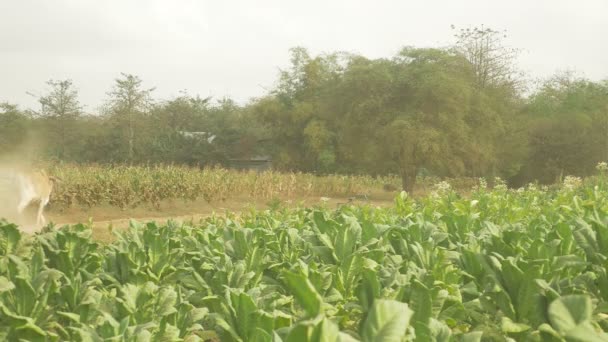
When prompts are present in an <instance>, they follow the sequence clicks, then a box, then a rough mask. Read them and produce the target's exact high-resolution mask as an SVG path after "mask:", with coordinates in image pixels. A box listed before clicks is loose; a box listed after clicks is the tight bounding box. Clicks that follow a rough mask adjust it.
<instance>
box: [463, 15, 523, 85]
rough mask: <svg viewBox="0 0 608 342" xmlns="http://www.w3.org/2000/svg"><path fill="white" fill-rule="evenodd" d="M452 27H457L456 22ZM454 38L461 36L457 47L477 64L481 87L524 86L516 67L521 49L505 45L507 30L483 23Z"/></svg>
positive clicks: (476, 71) (473, 64)
mask: <svg viewBox="0 0 608 342" xmlns="http://www.w3.org/2000/svg"><path fill="white" fill-rule="evenodd" d="M452 29H453V30H455V29H456V27H455V26H454V25H452ZM454 37H455V38H456V39H457V41H456V46H455V50H456V51H458V52H460V53H462V54H463V56H464V57H465V58H466V59H467V60H468V61H469V62H470V63H471V65H472V66H473V70H474V72H475V84H476V85H477V87H478V88H480V89H485V88H486V87H499V86H507V87H510V88H517V87H519V86H521V85H522V81H521V79H520V78H519V77H518V76H521V73H519V72H518V71H517V69H516V67H515V60H516V59H517V55H518V51H517V50H516V49H512V48H508V47H506V46H505V45H504V44H503V39H504V38H506V37H507V36H506V33H505V32H499V31H496V30H493V29H491V28H484V27H483V26H481V28H478V27H473V28H465V29H459V30H458V33H456V34H455V35H454Z"/></svg>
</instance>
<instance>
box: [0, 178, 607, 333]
mask: <svg viewBox="0 0 608 342" xmlns="http://www.w3.org/2000/svg"><path fill="white" fill-rule="evenodd" d="M1 225H2V226H1V227H0V340H7V341H13V340H14V341H17V340H19V339H21V340H28V341H203V340H210V341H290V342H291V341H607V340H608V334H606V333H605V331H608V182H606V177H605V176H604V177H602V176H600V177H595V178H592V179H587V180H585V181H577V180H572V179H570V180H569V181H568V182H566V183H565V184H563V185H562V186H560V187H559V188H555V189H546V188H541V187H538V186H533V185H530V186H528V187H526V188H522V189H518V190H512V189H507V188H506V187H505V186H503V185H501V184H498V186H495V187H494V188H493V189H492V190H489V189H485V188H484V187H483V186H481V187H477V188H476V189H475V190H474V191H472V193H471V194H470V195H467V196H466V197H465V196H461V195H459V194H457V193H456V192H454V191H452V190H451V189H450V187H449V186H440V187H437V190H436V191H435V192H433V193H432V194H431V195H430V196H428V197H426V198H423V199H417V200H414V199H412V198H411V197H409V196H408V195H407V194H405V193H402V194H400V195H399V196H397V197H396V199H395V205H394V207H392V208H387V209H380V208H373V207H369V206H344V207H341V208H339V209H330V208H325V207H323V206H322V205H321V206H318V207H314V208H301V209H281V208H279V209H275V210H269V211H259V212H253V211H252V212H250V213H246V214H244V215H241V216H238V217H237V216H233V217H231V216H228V217H212V218H208V219H205V220H203V221H201V222H193V223H189V224H180V225H178V224H171V223H169V224H168V225H165V226H159V225H156V224H154V223H147V224H140V223H136V222H133V223H132V225H131V228H130V229H128V230H124V231H118V232H116V234H117V235H118V236H117V239H116V241H114V242H112V243H110V244H101V243H97V242H95V241H94V240H93V239H92V238H91V230H90V228H89V227H87V226H86V225H75V226H69V227H67V226H66V227H62V228H58V229H47V230H46V231H44V232H42V233H40V234H37V235H34V236H31V237H30V236H26V235H22V234H20V233H19V230H18V228H17V227H15V226H13V225H11V224H9V223H7V222H4V223H2V224H1Z"/></svg>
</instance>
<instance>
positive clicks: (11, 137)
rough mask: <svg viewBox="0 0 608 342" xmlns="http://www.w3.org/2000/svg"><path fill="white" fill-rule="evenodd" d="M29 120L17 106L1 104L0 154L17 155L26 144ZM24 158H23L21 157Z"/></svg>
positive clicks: (3, 155)
mask: <svg viewBox="0 0 608 342" xmlns="http://www.w3.org/2000/svg"><path fill="white" fill-rule="evenodd" d="M28 130H29V118H28V117H27V115H26V114H25V113H23V112H22V111H20V110H19V108H18V107H17V106H16V105H13V104H10V103H7V102H2V103H0V151H1V152H0V154H1V155H2V157H5V154H8V153H16V152H17V151H16V150H17V149H19V148H20V147H22V146H23V144H24V143H26V139H27V136H28ZM21 157H22V156H21Z"/></svg>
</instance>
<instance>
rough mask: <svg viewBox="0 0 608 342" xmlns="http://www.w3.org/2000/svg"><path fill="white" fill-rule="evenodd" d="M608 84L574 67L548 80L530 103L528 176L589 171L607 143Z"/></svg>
mask: <svg viewBox="0 0 608 342" xmlns="http://www.w3.org/2000/svg"><path fill="white" fill-rule="evenodd" d="M607 108H608V84H607V83H606V82H603V83H596V82H591V81H589V80H587V79H584V78H581V77H576V76H574V75H573V74H571V73H566V74H559V75H556V76H554V77H552V78H551V79H549V80H547V81H546V82H545V83H544V84H543V85H542V87H541V89H540V90H539V91H538V92H537V93H535V94H534V95H533V96H532V97H531V99H530V102H529V104H528V106H527V107H526V113H527V115H528V120H529V130H528V135H529V138H528V139H529V144H528V150H529V153H528V158H527V160H526V170H524V174H523V175H522V176H521V177H523V178H524V179H539V180H540V181H542V182H547V183H548V182H553V181H559V180H560V178H561V177H562V176H565V175H569V174H570V175H578V176H586V175H589V174H592V173H594V172H595V169H594V168H595V165H596V164H597V163H598V162H599V161H602V160H603V159H604V158H605V157H606V153H607V152H606V149H608V146H607V145H606V144H607V140H608V112H607Z"/></svg>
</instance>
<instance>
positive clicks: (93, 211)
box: [18, 192, 395, 242]
mask: <svg viewBox="0 0 608 342" xmlns="http://www.w3.org/2000/svg"><path fill="white" fill-rule="evenodd" d="M394 195H395V194H394V193H387V192H379V193H374V194H371V195H370V196H369V197H368V198H367V199H362V198H357V199H354V200H353V202H352V203H354V204H361V205H363V204H368V205H372V206H379V207H390V206H392V205H393V203H394V200H393V199H394ZM347 202H349V198H329V199H328V200H323V199H322V198H321V197H308V198H301V199H282V200H281V205H282V206H287V207H311V206H314V205H320V204H323V205H324V206H326V207H328V208H337V207H338V206H339V205H341V204H345V203H347ZM271 205H272V203H271V201H267V200H252V199H251V198H246V197H244V198H233V199H229V200H227V201H224V202H217V203H208V202H206V201H204V200H197V201H194V202H184V201H167V202H164V203H161V208H160V210H157V209H154V208H152V207H148V206H142V207H137V208H133V209H126V210H121V209H120V208H116V207H112V206H97V207H93V208H80V207H73V208H68V209H63V210H60V209H59V208H54V207H53V206H52V203H50V204H49V207H48V208H47V210H45V217H46V219H47V221H48V222H49V223H52V224H54V225H55V226H56V227H61V226H63V225H66V224H77V223H88V222H92V224H93V237H94V238H95V239H96V240H97V241H100V242H110V241H112V240H113V239H114V235H113V233H112V230H115V229H124V228H127V227H128V226H129V222H130V221H131V220H132V219H133V220H135V221H138V222H142V223H145V222H151V221H154V222H156V223H159V224H164V223H166V222H167V221H168V220H174V221H178V222H189V221H192V222H198V221H200V220H201V219H203V218H205V217H209V216H211V215H213V214H216V215H224V214H226V213H228V212H232V213H242V212H247V211H249V210H251V209H256V210H265V209H268V208H270V206H271ZM34 221H35V210H33V209H32V208H28V212H27V213H26V219H24V220H21V222H18V224H20V225H22V226H24V227H31V225H32V223H33V222H34Z"/></svg>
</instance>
